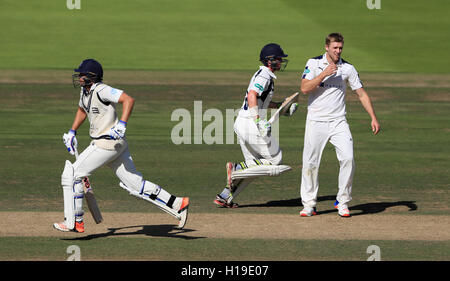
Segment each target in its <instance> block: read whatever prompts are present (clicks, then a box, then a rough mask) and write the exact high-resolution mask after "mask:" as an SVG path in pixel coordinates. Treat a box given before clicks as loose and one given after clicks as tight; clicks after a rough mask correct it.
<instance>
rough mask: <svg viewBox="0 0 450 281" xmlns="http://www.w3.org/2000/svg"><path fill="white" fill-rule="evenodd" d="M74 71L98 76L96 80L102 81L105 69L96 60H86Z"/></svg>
mask: <svg viewBox="0 0 450 281" xmlns="http://www.w3.org/2000/svg"><path fill="white" fill-rule="evenodd" d="M74 71H75V72H79V73H84V74H90V75H93V76H96V78H97V79H100V81H101V79H102V78H103V67H102V65H101V64H100V63H99V62H98V61H96V60H94V59H86V60H84V61H82V62H81V64H80V66H78V68H76V69H74Z"/></svg>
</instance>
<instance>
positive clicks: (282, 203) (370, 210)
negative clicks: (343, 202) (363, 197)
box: [239, 195, 418, 216]
mask: <svg viewBox="0 0 450 281" xmlns="http://www.w3.org/2000/svg"><path fill="white" fill-rule="evenodd" d="M335 200H336V196H335V195H327V196H320V197H318V198H317V202H322V201H332V202H333V203H334V202H335ZM331 206H333V205H332V204H331ZM397 206H405V207H407V208H409V210H408V211H410V212H411V211H416V210H417V208H418V207H417V205H416V204H415V201H397V202H377V203H365V204H359V205H355V206H350V207H349V209H350V211H352V216H360V215H367V214H376V213H381V212H384V211H386V209H388V208H392V207H397ZM248 207H298V208H301V207H303V205H302V201H301V198H300V197H299V198H293V199H286V200H274V201H268V202H266V203H264V204H249V205H241V206H239V208H248ZM354 211H360V212H356V213H355V212H354ZM333 212H337V210H336V209H335V208H334V207H333V208H332V209H330V210H324V211H320V210H319V211H318V212H317V214H318V215H321V214H328V213H333Z"/></svg>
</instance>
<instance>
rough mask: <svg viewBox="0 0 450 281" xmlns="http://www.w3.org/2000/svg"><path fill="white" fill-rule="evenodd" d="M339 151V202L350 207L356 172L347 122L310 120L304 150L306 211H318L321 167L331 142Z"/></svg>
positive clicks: (302, 185) (304, 203) (303, 191)
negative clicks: (314, 209)
mask: <svg viewBox="0 0 450 281" xmlns="http://www.w3.org/2000/svg"><path fill="white" fill-rule="evenodd" d="M328 141H330V143H331V144H333V146H334V147H335V149H336V156H337V159H338V160H339V166H340V169H339V179H338V188H339V191H338V194H337V196H336V200H338V201H339V203H340V204H346V203H347V202H349V201H350V200H351V199H352V197H351V193H352V182H353V175H354V172H355V161H354V159H353V138H352V134H351V132H350V127H349V125H348V123H347V120H346V119H345V118H342V119H339V120H335V121H328V122H320V121H312V120H306V128H305V140H304V147H303V168H302V182H301V187H300V196H301V198H302V204H303V206H305V207H315V206H316V203H317V192H318V190H319V166H320V160H321V158H322V152H323V150H324V148H325V145H326V144H327V142H328Z"/></svg>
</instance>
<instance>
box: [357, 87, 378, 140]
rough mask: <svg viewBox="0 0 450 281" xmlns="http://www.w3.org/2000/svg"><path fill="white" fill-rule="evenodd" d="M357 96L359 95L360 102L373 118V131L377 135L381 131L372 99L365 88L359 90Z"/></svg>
mask: <svg viewBox="0 0 450 281" xmlns="http://www.w3.org/2000/svg"><path fill="white" fill-rule="evenodd" d="M356 94H357V95H358V97H359V101H360V102H361V104H362V106H363V107H364V109H365V110H366V111H367V113H368V114H369V116H370V118H371V126H372V131H373V133H374V134H375V135H376V134H377V133H378V132H379V131H380V124H379V122H378V119H377V116H376V114H375V110H374V109H373V105H372V102H371V100H370V97H369V95H368V94H367V92H366V91H365V90H364V89H363V88H359V89H357V90H356Z"/></svg>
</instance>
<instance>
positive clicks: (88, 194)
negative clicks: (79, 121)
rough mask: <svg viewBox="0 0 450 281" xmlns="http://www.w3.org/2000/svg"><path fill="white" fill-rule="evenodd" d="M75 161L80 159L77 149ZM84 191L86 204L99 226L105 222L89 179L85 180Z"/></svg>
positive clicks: (85, 178)
mask: <svg viewBox="0 0 450 281" xmlns="http://www.w3.org/2000/svg"><path fill="white" fill-rule="evenodd" d="M75 159H78V150H77V149H76V148H75ZM83 190H84V198H86V203H87V205H88V208H89V212H91V215H92V218H93V219H94V221H95V223H96V224H99V223H101V222H102V221H103V217H102V213H101V212H100V209H99V208H98V205H97V200H95V196H94V191H93V190H92V187H91V183H90V182H89V178H88V177H84V178H83Z"/></svg>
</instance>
